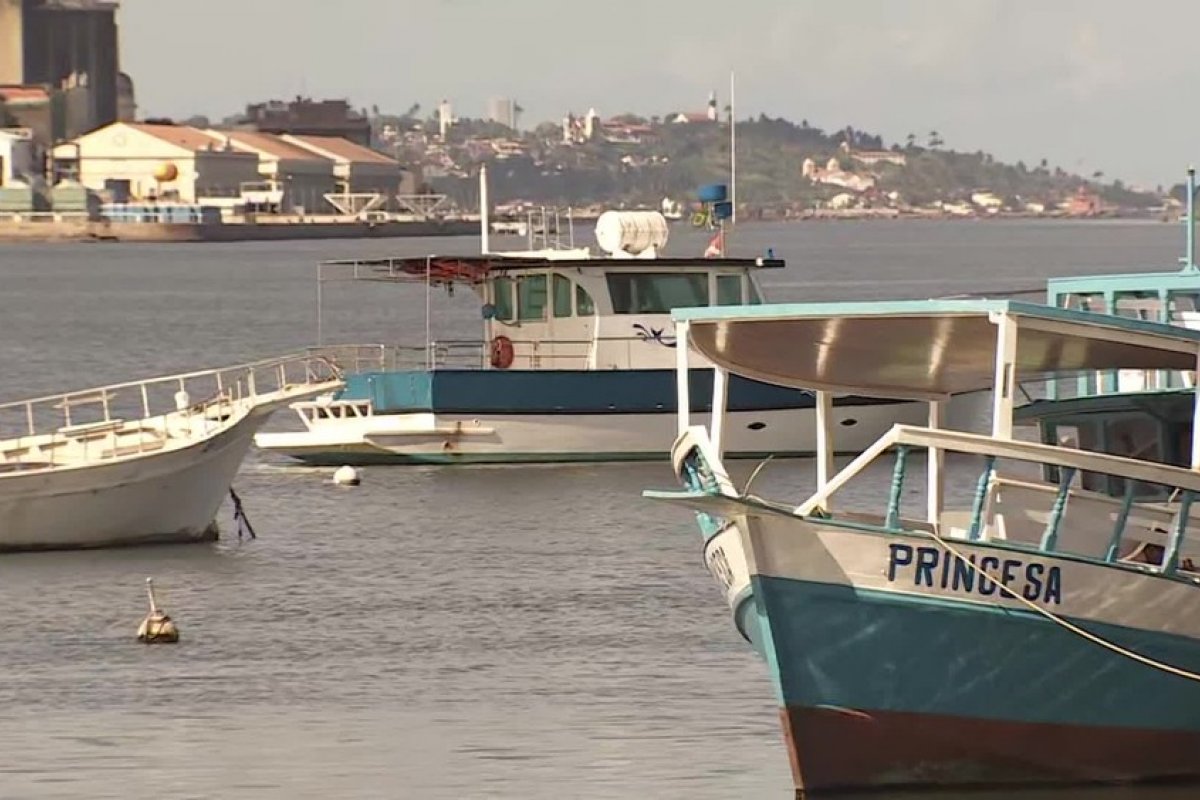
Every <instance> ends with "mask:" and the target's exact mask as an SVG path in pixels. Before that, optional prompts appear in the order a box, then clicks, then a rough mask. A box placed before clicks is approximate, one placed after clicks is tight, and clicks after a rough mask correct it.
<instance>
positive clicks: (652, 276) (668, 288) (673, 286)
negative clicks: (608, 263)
mask: <svg viewBox="0 0 1200 800" xmlns="http://www.w3.org/2000/svg"><path fill="white" fill-rule="evenodd" d="M606 277H607V278H608V293H609V294H610V295H611V296H612V304H613V313H614V314H669V313H670V312H671V309H673V308H694V307H696V306H707V305H708V275H707V274H705V273H703V272H650V273H646V272H610V273H609V274H608V275H607V276H606Z"/></svg>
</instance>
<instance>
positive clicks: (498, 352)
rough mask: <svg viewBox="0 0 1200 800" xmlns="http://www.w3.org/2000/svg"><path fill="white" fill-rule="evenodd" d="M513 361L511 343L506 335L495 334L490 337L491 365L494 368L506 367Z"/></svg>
mask: <svg viewBox="0 0 1200 800" xmlns="http://www.w3.org/2000/svg"><path fill="white" fill-rule="evenodd" d="M512 363H513V343H512V339H509V338H508V337H507V336H497V337H495V338H494V339H492V366H493V367H495V368H496V369H508V368H509V367H511V366H512Z"/></svg>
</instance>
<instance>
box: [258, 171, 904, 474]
mask: <svg viewBox="0 0 1200 800" xmlns="http://www.w3.org/2000/svg"><path fill="white" fill-rule="evenodd" d="M482 185H483V187H486V182H484V183H483V184H482ZM483 194H486V191H484V192H483ZM485 207H486V203H485ZM482 216H483V221H484V224H485V226H486V222H487V215H486V214H483V215H482ZM483 230H484V231H485V232H486V230H487V228H486V227H485V228H484V229H483ZM483 236H484V242H483V247H482V249H483V251H484V252H483V253H482V254H481V255H478V256H428V257H420V258H381V259H371V260H358V261H338V262H328V263H325V264H322V265H321V266H320V267H319V271H318V282H319V283H318V285H319V286H324V285H329V284H331V283H332V282H334V281H339V280H352V281H354V280H357V281H376V282H383V283H392V284H408V285H410V286H413V287H414V288H416V287H421V288H423V289H424V290H425V291H426V292H427V293H428V292H431V291H432V290H433V289H437V288H444V289H446V290H448V291H449V290H452V289H453V287H454V286H456V285H457V286H464V287H466V288H468V289H470V290H472V291H474V292H476V293H477V294H478V296H479V299H480V303H481V317H482V325H483V331H482V337H481V338H478V339H469V338H464V339H460V340H453V341H433V340H427V341H425V342H423V343H420V344H417V345H415V346H411V347H393V346H388V345H366V346H363V345H340V346H330V347H322V348H318V349H315V350H314V351H313V352H314V353H320V354H323V355H325V356H327V357H329V358H331V359H333V360H334V361H335V362H336V363H338V364H339V365H341V366H342V367H343V368H344V369H345V371H346V373H347V383H346V388H345V390H344V391H342V392H340V393H339V394H338V395H337V396H335V397H329V398H322V399H320V400H319V401H314V402H306V403H297V404H295V405H294V406H293V410H294V411H296V413H297V415H298V417H299V422H300V423H301V425H302V430H299V431H287V432H282V431H280V432H275V431H272V432H264V433H262V434H260V435H259V436H258V437H257V439H256V442H257V444H258V446H259V447H260V448H262V449H264V450H268V451H273V452H276V453H280V454H282V455H285V456H289V457H292V458H295V459H300V460H303V461H306V462H309V463H313V464H343V463H346V464H355V465H363V464H377V463H392V464H412V463H446V464H478V463H516V462H581V461H631V460H648V459H662V458H663V457H664V454H665V452H666V451H667V448H668V447H669V445H670V442H671V438H672V436H673V431H674V425H673V414H674V412H675V397H676V392H675V388H676V376H675V372H674V369H673V365H674V361H675V355H674V353H675V348H676V341H675V339H674V337H673V336H672V335H671V333H670V326H671V318H670V311H671V309H672V308H675V307H682V306H725V305H739V304H742V303H748V304H758V303H761V302H762V293H761V290H760V288H759V286H758V283H757V278H756V276H757V274H758V273H760V272H761V271H763V270H768V269H781V268H783V266H784V263H783V261H782V260H779V259H775V258H762V257H754V258H732V257H727V256H726V255H725V254H724V237H723V233H720V234H719V235H718V237H716V238H717V239H719V241H720V246H719V247H717V248H716V253H717V254H716V256H715V257H708V258H701V257H685V258H678V257H669V256H666V255H663V253H662V251H663V249H664V247H665V245H666V241H667V224H666V222H665V221H664V220H663V218H662V216H661V215H660V214H659V213H658V212H656V211H655V212H620V213H618V212H606V213H605V214H603V215H601V217H600V218H599V220H598V221H597V223H596V238H597V241H598V243H599V244H600V246H601V249H602V250H603V251H605V255H602V256H598V255H593V254H592V253H591V251H590V250H589V249H588V248H586V247H578V246H575V245H574V241H573V239H574V237H573V234H572V235H571V236H570V237H569V240H568V242H566V243H565V244H566V245H567V246H565V247H564V248H563V249H554V248H544V249H531V250H529V251H523V252H519V253H513V252H510V253H491V252H489V248H488V244H487V239H486V233H485V234H483ZM319 291H321V290H319ZM430 305H431V303H430V302H429V301H427V303H426V307H427V308H429V307H430ZM688 380H690V381H691V382H693V383H695V384H696V390H695V391H693V392H692V393H691V396H692V397H693V398H696V404H695V405H694V406H693V407H692V408H691V409H690V411H692V412H694V413H705V412H706V411H707V410H708V409H707V407H706V406H705V405H704V403H705V401H704V399H703V398H705V397H707V395H708V392H707V390H706V387H707V386H708V385H709V383H710V382H711V372H710V371H709V370H706V369H702V368H698V369H697V370H696V371H695V372H694V373H693V374H692V375H690V377H689V378H688ZM833 406H834V411H833V413H834V415H835V416H836V417H837V419H838V425H839V428H840V430H841V432H842V434H843V435H842V439H841V444H842V446H843V447H844V448H845V449H847V450H849V451H854V450H856V449H857V448H860V447H862V446H865V445H866V444H868V443H869V442H871V441H873V440H874V439H875V438H876V437H877V436H879V434H880V433H882V432H883V431H884V430H886V429H887V428H888V427H889V426H890V425H892V424H893V423H895V422H898V421H915V420H918V419H920V418H921V414H922V411H921V408H920V406H919V404H916V403H913V402H910V401H907V400H892V399H875V398H861V397H853V396H839V397H837V398H836V399H835V400H834V401H833ZM814 408H815V406H814V395H813V393H812V392H809V391H805V390H800V389H793V388H787V387H778V386H772V385H770V384H767V383H764V382H761V381H756V380H751V379H744V378H741V377H737V378H734V379H733V380H732V382H731V385H730V387H729V406H728V408H727V411H728V412H729V413H730V418H731V424H730V427H729V456H730V457H731V458H743V457H745V458H749V457H761V456H762V455H764V454H766V453H767V452H774V453H776V454H779V455H804V454H811V453H813V452H815V451H816V447H817V442H816V436H815V433H814V431H815V426H814V419H815V417H814V414H815V411H814Z"/></svg>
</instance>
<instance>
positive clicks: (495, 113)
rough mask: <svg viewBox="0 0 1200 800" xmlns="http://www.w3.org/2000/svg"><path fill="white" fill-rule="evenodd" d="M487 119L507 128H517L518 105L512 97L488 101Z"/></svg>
mask: <svg viewBox="0 0 1200 800" xmlns="http://www.w3.org/2000/svg"><path fill="white" fill-rule="evenodd" d="M487 118H488V119H489V120H491V121H492V122H499V123H500V124H501V125H504V126H505V127H507V128H512V129H513V130H516V128H517V104H516V103H515V102H514V101H513V99H512V98H511V97H493V98H492V99H490V100H488V105H487Z"/></svg>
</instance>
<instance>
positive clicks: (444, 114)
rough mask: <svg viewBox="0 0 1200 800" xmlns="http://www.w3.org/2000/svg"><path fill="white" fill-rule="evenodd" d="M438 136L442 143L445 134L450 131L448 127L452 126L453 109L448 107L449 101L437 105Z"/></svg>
mask: <svg viewBox="0 0 1200 800" xmlns="http://www.w3.org/2000/svg"><path fill="white" fill-rule="evenodd" d="M437 117H438V136H440V137H441V138H442V140H443V141H445V139H446V133H447V132H448V131H449V130H450V126H451V125H453V124H454V109H452V108H451V107H450V101H449V100H442V102H440V103H438V110H437Z"/></svg>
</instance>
